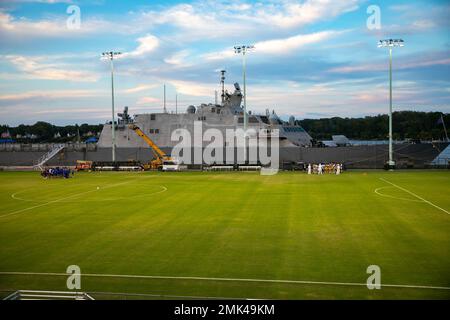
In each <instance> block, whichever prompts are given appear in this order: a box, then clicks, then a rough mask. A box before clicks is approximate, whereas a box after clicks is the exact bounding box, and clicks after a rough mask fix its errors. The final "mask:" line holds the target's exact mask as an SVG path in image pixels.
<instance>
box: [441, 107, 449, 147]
mask: <svg viewBox="0 0 450 320" xmlns="http://www.w3.org/2000/svg"><path fill="white" fill-rule="evenodd" d="M441 121H442V125H443V126H444V132H445V138H446V139H447V142H448V141H449V140H448V134H447V128H446V127H445V122H444V116H443V114H442V113H441Z"/></svg>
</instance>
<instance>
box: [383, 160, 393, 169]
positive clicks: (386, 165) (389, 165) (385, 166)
mask: <svg viewBox="0 0 450 320" xmlns="http://www.w3.org/2000/svg"><path fill="white" fill-rule="evenodd" d="M384 169H386V170H389V171H394V169H395V161H388V162H386V163H385V165H384Z"/></svg>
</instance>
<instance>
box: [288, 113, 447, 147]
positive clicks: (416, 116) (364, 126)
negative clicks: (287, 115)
mask: <svg viewBox="0 0 450 320" xmlns="http://www.w3.org/2000/svg"><path fill="white" fill-rule="evenodd" d="M441 114H442V113H441V112H416V111H398V112H394V113H393V115H392V123H393V126H392V127H393V129H392V136H393V138H394V139H395V140H405V139H412V140H444V139H445V133H444V128H443V125H442V123H441V121H440V120H439V119H440V118H441ZM443 119H444V123H445V124H446V125H449V124H450V114H448V113H447V114H444V115H443ZM297 123H298V124H300V125H301V126H302V127H303V129H305V130H306V131H307V132H308V133H309V134H310V135H311V137H313V138H314V139H316V140H331V136H332V135H338V134H342V135H345V136H346V137H347V138H349V139H354V140H386V139H388V132H389V117H388V115H385V114H380V115H377V116H367V117H364V118H340V117H333V118H322V119H304V120H297Z"/></svg>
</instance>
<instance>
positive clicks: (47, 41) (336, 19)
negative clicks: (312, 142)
mask: <svg viewBox="0 0 450 320" xmlns="http://www.w3.org/2000/svg"><path fill="white" fill-rule="evenodd" d="M371 5H376V6H378V7H379V8H380V13H381V20H380V21H381V28H380V29H369V28H368V27H367V20H368V18H369V17H370V16H371V14H370V13H368V12H367V10H368V7H369V6H371ZM70 6H76V7H78V8H79V9H80V26H79V28H69V27H68V19H70V18H71V17H73V11H70V10H69V13H68V12H67V11H68V10H67V9H68V8H69V7H70ZM449 14H450V5H449V4H448V2H446V1H413V2H411V1H395V2H393V1H377V2H376V3H373V2H369V1H364V0H346V1H336V0H335V1H327V0H320V1H312V0H311V1H310V0H304V1H294V0H286V1H264V2H262V1H228V0H222V1H209V0H195V1H177V0H174V1H141V0H139V1H133V2H129V1H108V0H96V1H83V0H79V1H76V0H73V1H70V0H66V1H62V0H61V1H58V0H15V1H9V2H8V3H1V4H0V38H1V39H2V40H1V46H0V56H1V59H0V78H1V84H0V124H8V125H17V124H20V123H24V124H32V123H35V122H36V121H47V122H51V123H53V124H58V125H64V124H74V123H90V124H96V123H104V122H106V121H108V120H109V119H110V117H111V100H110V99H111V92H110V73H109V72H110V71H109V63H108V61H104V60H101V59H100V56H101V53H102V52H103V51H109V50H114V51H121V52H122V53H123V54H122V55H121V57H120V58H119V59H117V60H116V61H115V88H116V95H115V96H116V112H120V111H121V110H122V108H123V107H124V106H128V107H129V109H130V112H131V114H135V113H144V112H162V110H163V86H164V84H165V85H166V88H167V109H168V111H169V112H172V111H175V95H177V96H178V111H179V112H182V111H184V110H185V109H186V107H187V106H188V105H190V104H194V105H198V104H201V103H213V102H214V91H215V90H217V91H219V90H220V83H219V81H220V74H219V72H218V71H219V70H221V69H225V70H226V71H227V74H226V88H227V89H228V90H229V91H232V90H233V83H234V82H239V83H240V84H241V85H242V57H241V56H238V55H236V54H235V53H234V52H233V46H234V45H240V44H253V45H254V46H255V49H254V50H253V51H252V52H250V53H249V54H248V57H247V91H248V97H247V104H248V109H249V110H252V112H255V113H264V112H265V110H266V109H270V110H275V111H276V112H277V113H278V115H280V116H281V117H288V116H290V115H294V116H295V117H296V118H298V119H303V118H320V117H332V116H340V117H359V116H366V115H376V114H380V113H386V111H387V107H388V102H389V101H388V52H387V50H386V49H384V48H381V49H380V48H377V42H378V40H379V39H383V38H402V39H404V40H405V43H406V44H405V47H402V48H395V49H394V60H393V68H394V83H393V84H394V110H397V111H399V110H414V111H441V112H450V38H449V32H448V31H449V25H450V22H449V21H450V20H449V19H448V17H449Z"/></svg>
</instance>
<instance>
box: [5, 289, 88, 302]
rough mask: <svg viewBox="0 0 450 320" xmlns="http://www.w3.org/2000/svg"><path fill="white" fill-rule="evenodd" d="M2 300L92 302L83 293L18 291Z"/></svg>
mask: <svg viewBox="0 0 450 320" xmlns="http://www.w3.org/2000/svg"><path fill="white" fill-rule="evenodd" d="M3 300H94V298H93V297H91V296H90V295H88V294H87V293H85V292H77V291H75V292H72V291H40V290H39V291H38V290H18V291H16V292H14V293H12V294H10V295H9V296H7V297H6V298H4V299H3Z"/></svg>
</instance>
